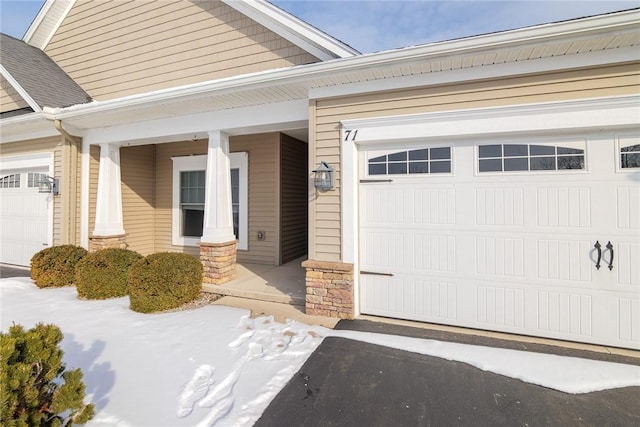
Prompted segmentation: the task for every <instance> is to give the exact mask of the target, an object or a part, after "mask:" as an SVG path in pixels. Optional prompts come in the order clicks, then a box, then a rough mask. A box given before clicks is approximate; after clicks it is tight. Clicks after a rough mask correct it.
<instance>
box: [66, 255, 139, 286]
mask: <svg viewBox="0 0 640 427" xmlns="http://www.w3.org/2000/svg"><path fill="white" fill-rule="evenodd" d="M141 258H142V255H140V254H139V253H137V252H134V251H130V250H128V249H115V248H111V249H101V250H99V251H96V252H92V253H90V254H88V255H87V256H86V257H84V258H82V259H81V260H80V262H79V263H78V265H77V266H76V289H77V290H78V295H79V296H80V297H82V298H87V299H106V298H115V297H123V296H125V295H127V293H128V286H127V284H128V281H129V268H130V267H131V265H132V264H133V263H134V262H136V261H138V260H139V259H141Z"/></svg>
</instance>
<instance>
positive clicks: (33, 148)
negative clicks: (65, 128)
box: [0, 137, 63, 245]
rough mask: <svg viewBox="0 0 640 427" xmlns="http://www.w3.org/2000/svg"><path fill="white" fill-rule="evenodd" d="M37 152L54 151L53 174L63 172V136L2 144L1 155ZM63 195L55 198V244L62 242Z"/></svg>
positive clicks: (56, 174)
mask: <svg viewBox="0 0 640 427" xmlns="http://www.w3.org/2000/svg"><path fill="white" fill-rule="evenodd" d="M36 153H53V176H56V177H59V176H60V175H61V174H62V137H51V138H44V139H32V140H28V141H19V142H11V143H8V144H2V145H0V155H1V156H23V155H28V154H36ZM60 197H61V196H55V197H54V198H53V244H54V245H60V244H62V243H63V242H62V237H61V236H62V220H63V219H62V204H61V198H60Z"/></svg>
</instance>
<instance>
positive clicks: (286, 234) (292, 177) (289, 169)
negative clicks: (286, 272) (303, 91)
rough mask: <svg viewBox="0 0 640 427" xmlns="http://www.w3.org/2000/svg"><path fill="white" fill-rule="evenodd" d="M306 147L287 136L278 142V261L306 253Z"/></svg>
mask: <svg viewBox="0 0 640 427" xmlns="http://www.w3.org/2000/svg"><path fill="white" fill-rule="evenodd" d="M307 150H308V147H307V144H305V143H304V142H302V141H298V140H297V139H294V138H291V137H289V136H287V135H281V140H280V235H281V237H280V253H281V255H280V260H281V261H280V262H281V263H283V264H284V263H286V262H289V261H292V260H294V259H296V258H299V257H301V256H303V255H306V253H307V242H308V239H307V235H308V233H307V229H308V213H309V208H308V206H309V201H308V187H307V154H308V153H307Z"/></svg>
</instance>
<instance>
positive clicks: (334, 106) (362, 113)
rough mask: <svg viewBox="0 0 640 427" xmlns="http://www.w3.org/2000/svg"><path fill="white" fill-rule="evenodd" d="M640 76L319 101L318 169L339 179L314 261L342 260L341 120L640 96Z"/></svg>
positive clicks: (569, 74)
mask: <svg viewBox="0 0 640 427" xmlns="http://www.w3.org/2000/svg"><path fill="white" fill-rule="evenodd" d="M639 70H640V68H639V67H638V64H637V63H634V64H625V65H619V66H610V67H601V68H597V69H588V70H573V71H566V72H556V73H548V74H545V75H531V76H525V77H514V78H509V79H500V80H486V81H479V82H471V83H464V84H455V85H453V84H452V85H442V86H434V87H424V88H413V89H409V90H402V91H392V92H379V93H372V94H366V95H359V96H350V97H341V98H333V99H326V100H317V101H316V104H315V105H316V108H315V111H314V112H313V114H314V115H315V120H316V123H317V125H316V130H315V134H314V141H315V147H316V148H315V153H314V156H315V159H314V160H315V162H314V163H317V161H319V160H320V159H322V160H324V161H326V162H328V163H330V164H331V165H332V166H334V168H335V169H336V175H337V179H336V188H335V190H333V191H330V192H328V193H325V194H322V195H320V196H319V197H318V199H317V201H316V204H315V211H314V214H315V217H316V219H315V226H314V231H313V232H314V233H315V234H314V236H313V239H315V242H316V243H315V248H314V249H315V258H316V259H318V260H327V261H340V260H341V253H340V240H339V239H338V238H337V237H338V236H339V233H340V178H339V176H340V131H339V123H340V121H341V120H349V119H357V118H371V117H381V116H394V115H406V114H415V113H428V112H436V111H448V110H458V109H469V108H482V107H496V106H506V105H519V104H527V103H540V102H551V101H562V100H571V99H581V98H596V97H602V96H615V95H627V94H637V93H638V92H640V87H639V86H640V85H639V83H640V79H639V76H640V71H639ZM336 234H338V236H336Z"/></svg>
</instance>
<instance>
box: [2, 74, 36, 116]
mask: <svg viewBox="0 0 640 427" xmlns="http://www.w3.org/2000/svg"><path fill="white" fill-rule="evenodd" d="M27 107H29V103H28V102H27V101H25V100H24V99H23V98H22V97H21V96H20V94H19V93H18V92H17V91H16V90H15V89H14V88H13V86H11V83H9V82H8V81H7V80H6V79H5V78H4V77H0V113H6V112H7V111H14V110H19V109H21V108H27Z"/></svg>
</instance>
